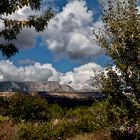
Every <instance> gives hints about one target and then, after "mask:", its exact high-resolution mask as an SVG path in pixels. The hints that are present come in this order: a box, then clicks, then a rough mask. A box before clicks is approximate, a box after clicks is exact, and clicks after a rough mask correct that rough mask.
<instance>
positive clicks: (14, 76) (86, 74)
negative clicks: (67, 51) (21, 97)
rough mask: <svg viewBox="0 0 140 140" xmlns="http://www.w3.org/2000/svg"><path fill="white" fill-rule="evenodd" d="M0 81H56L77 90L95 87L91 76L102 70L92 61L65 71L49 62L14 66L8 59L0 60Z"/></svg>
mask: <svg viewBox="0 0 140 140" xmlns="http://www.w3.org/2000/svg"><path fill="white" fill-rule="evenodd" d="M0 66H1V67H0V81H58V82H59V83H60V84H67V85H70V86H71V87H73V88H75V89H77V90H83V89H95V87H94V86H92V84H93V81H92V79H91V77H94V76H95V74H98V73H99V72H100V70H102V68H101V66H100V65H97V64H95V63H94V62H92V63H88V64H85V65H82V66H80V67H77V68H74V69H73V71H69V72H67V73H60V72H58V71H57V70H56V69H55V68H54V67H53V66H52V65H51V64H40V63H37V62H36V63H35V64H33V65H28V66H24V67H23V66H20V67H17V66H15V65H14V64H13V63H12V62H10V61H9V60H7V61H5V60H2V61H0Z"/></svg>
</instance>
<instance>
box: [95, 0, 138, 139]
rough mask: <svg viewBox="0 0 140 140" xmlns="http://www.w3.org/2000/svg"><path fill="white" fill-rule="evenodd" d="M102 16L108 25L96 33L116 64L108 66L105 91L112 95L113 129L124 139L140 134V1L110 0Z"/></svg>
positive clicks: (109, 105)
mask: <svg viewBox="0 0 140 140" xmlns="http://www.w3.org/2000/svg"><path fill="white" fill-rule="evenodd" d="M102 19H103V22H104V25H105V26H104V27H105V28H104V29H102V30H100V31H99V33H98V34H96V40H97V42H98V44H99V45H100V46H101V47H102V48H103V49H104V50H105V52H106V54H107V55H108V56H110V57H111V58H112V62H113V65H114V68H112V66H111V67H108V68H107V71H108V72H107V74H106V75H103V76H102V78H101V79H102V80H101V85H102V88H101V91H102V92H103V93H105V94H107V95H109V98H108V102H109V104H108V108H107V110H108V119H109V121H110V125H111V129H112V130H113V131H112V132H115V135H119V136H121V137H122V139H134V138H138V137H139V138H140V136H138V131H139V130H138V127H139V126H140V119H139V118H140V116H139V115H140V16H139V14H138V9H137V1H136V0H122V1H119V0H118V1H115V0H108V8H106V9H104V10H103V18H102ZM139 134H140V133H139ZM119 136H117V137H118V139H121V138H120V137H119Z"/></svg>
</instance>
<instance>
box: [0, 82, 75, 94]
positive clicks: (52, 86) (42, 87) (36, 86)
mask: <svg viewBox="0 0 140 140" xmlns="http://www.w3.org/2000/svg"><path fill="white" fill-rule="evenodd" d="M5 91H8V92H34V91H35V92H40V91H46V92H75V90H74V89H73V88H72V87H70V86H68V85H61V84H59V83H58V82H51V81H49V82H45V81H36V82H13V81H6V82H0V92H5Z"/></svg>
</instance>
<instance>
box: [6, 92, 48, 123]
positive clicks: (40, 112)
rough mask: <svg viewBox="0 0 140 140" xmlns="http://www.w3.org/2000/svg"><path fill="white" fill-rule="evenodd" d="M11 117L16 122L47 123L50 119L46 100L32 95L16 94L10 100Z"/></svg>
mask: <svg viewBox="0 0 140 140" xmlns="http://www.w3.org/2000/svg"><path fill="white" fill-rule="evenodd" d="M9 115H10V116H12V118H14V119H15V120H25V121H37V120H38V121H47V120H48V119H49V118H50V113H49V109H48V103H47V102H46V100H44V99H42V98H40V97H38V96H31V95H22V94H16V95H13V96H12V97H10V99H9Z"/></svg>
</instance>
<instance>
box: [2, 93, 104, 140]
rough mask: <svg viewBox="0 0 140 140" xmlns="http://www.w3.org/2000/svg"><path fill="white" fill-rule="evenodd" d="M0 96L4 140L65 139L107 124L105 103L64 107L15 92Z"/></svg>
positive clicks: (93, 130) (101, 127) (94, 130)
mask: <svg viewBox="0 0 140 140" xmlns="http://www.w3.org/2000/svg"><path fill="white" fill-rule="evenodd" d="M0 99H1V100H0V101H1V102H0V103H1V105H3V107H4V104H7V103H8V104H7V105H8V106H6V108H7V109H6V111H7V112H6V113H5V115H4V116H3V115H1V116H0V136H1V138H2V139H3V140H5V139H4V138H5V133H6V138H7V139H10V136H12V138H14V140H46V139H53V140H59V139H61V140H65V139H67V138H69V137H73V136H75V135H77V134H79V133H89V132H91V133H92V132H93V133H94V132H96V131H97V130H98V129H104V128H105V127H107V120H106V110H105V108H106V102H100V103H98V102H97V103H94V104H93V105H92V106H90V107H87V106H86V107H85V106H83V107H81V106H80V107H78V106H77V107H75V108H73V109H66V108H61V107H60V106H58V105H57V104H48V103H47V102H46V101H45V100H44V99H42V98H40V97H38V96H31V95H22V94H15V95H13V96H11V97H8V98H0ZM13 124H14V125H13ZM1 126H2V127H1ZM11 130H12V131H11Z"/></svg>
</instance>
